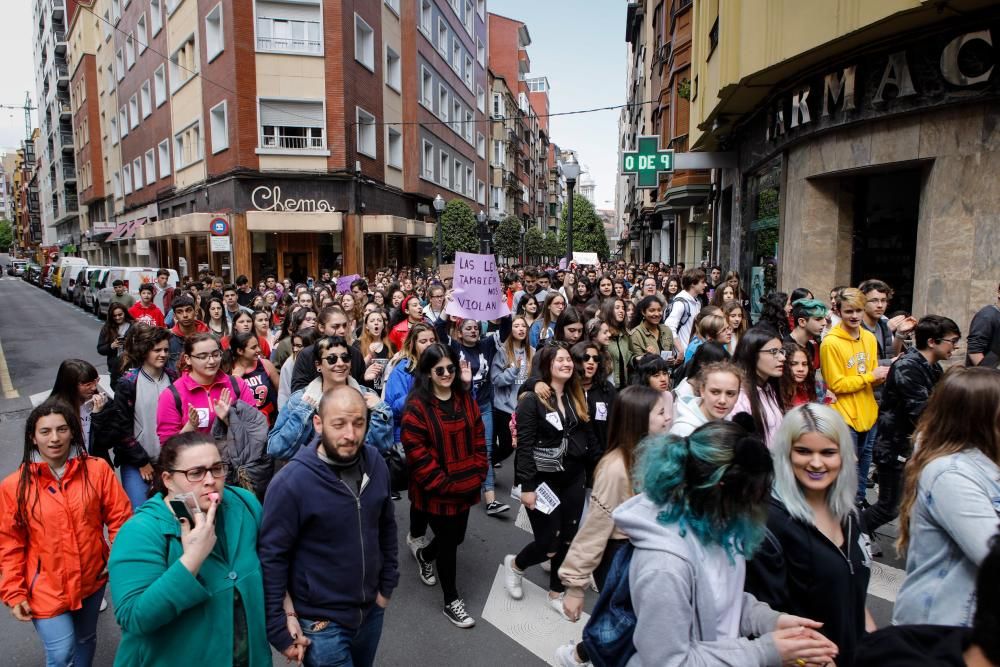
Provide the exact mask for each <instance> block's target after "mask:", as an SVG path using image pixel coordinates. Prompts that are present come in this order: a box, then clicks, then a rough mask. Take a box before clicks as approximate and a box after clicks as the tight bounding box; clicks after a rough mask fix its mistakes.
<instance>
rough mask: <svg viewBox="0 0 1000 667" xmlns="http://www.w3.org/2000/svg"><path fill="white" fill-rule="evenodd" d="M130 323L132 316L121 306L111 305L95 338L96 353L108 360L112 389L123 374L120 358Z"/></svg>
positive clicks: (123, 350)
mask: <svg viewBox="0 0 1000 667" xmlns="http://www.w3.org/2000/svg"><path fill="white" fill-rule="evenodd" d="M132 321H133V320H132V314H131V313H129V312H128V309H127V308H125V306H124V305H123V304H120V303H112V304H111V305H110V306H108V319H107V321H105V323H104V326H103V327H102V328H101V333H100V335H98V337H97V353H98V354H103V355H104V358H105V359H107V360H108V373H110V374H111V386H112V387H113V386H115V385H116V384H118V378H120V377H121V376H122V373H124V372H125V369H123V368H122V356H123V354H124V352H125V335H126V334H127V333H128V330H129V329H130V328H132Z"/></svg>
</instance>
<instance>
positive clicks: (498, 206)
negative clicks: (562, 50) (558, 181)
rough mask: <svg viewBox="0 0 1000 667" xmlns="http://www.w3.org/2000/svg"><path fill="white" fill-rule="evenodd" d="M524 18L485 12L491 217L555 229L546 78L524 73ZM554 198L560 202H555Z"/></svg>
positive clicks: (526, 59) (526, 44)
mask: <svg viewBox="0 0 1000 667" xmlns="http://www.w3.org/2000/svg"><path fill="white" fill-rule="evenodd" d="M530 45H531V35H530V33H529V32H528V27H527V25H526V24H525V23H523V22H521V21H518V20H516V19H511V18H508V17H506V16H501V15H499V14H492V13H491V14H490V15H489V65H490V93H491V107H490V114H491V139H490V172H491V173H490V209H489V210H490V217H491V219H493V220H499V219H501V218H504V217H506V216H515V217H517V218H519V219H521V221H522V224H523V225H525V227H524V229H528V228H529V227H537V228H538V229H539V230H540V231H542V232H546V231H549V230H551V231H555V227H553V226H552V222H553V216H550V214H549V213H550V208H551V206H550V197H549V181H550V173H549V172H550V166H549V154H550V147H551V146H552V144H551V139H550V137H549V124H548V113H549V92H550V89H549V82H548V79H547V78H546V77H544V76H542V77H528V76H527V75H528V73H529V72H530V71H531V59H530V57H529V56H528V47H529V46H530ZM557 203H558V202H557Z"/></svg>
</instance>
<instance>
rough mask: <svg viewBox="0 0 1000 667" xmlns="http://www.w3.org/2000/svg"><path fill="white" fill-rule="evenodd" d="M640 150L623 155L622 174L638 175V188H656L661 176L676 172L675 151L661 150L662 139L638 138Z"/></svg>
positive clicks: (654, 137) (655, 137)
mask: <svg viewBox="0 0 1000 667" xmlns="http://www.w3.org/2000/svg"><path fill="white" fill-rule="evenodd" d="M637 143H638V146H639V148H638V150H635V151H627V152H625V153H623V154H622V174H637V175H638V179H637V180H638V183H637V185H636V187H638V188H655V187H656V186H657V185H658V184H659V180H660V179H659V176H660V174H669V173H671V172H673V170H674V151H673V150H670V149H665V150H662V151H661V150H659V148H660V138H659V137H657V136H655V135H654V136H642V137H639V138H638V141H637Z"/></svg>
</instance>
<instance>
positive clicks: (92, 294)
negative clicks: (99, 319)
mask: <svg viewBox="0 0 1000 667" xmlns="http://www.w3.org/2000/svg"><path fill="white" fill-rule="evenodd" d="M112 268H113V267H110V266H102V267H100V268H98V269H97V270H96V271H94V272H92V273H91V274H90V283H89V284H88V285H87V287H86V288H85V289H84V291H83V308H84V310H89V311H91V312H93V313H94V314H95V315H96V314H97V308H95V304H96V303H97V293H98V292H99V291H100V290H101V288H102V287H104V279H105V278H107V277H108V272H109V271H111V269H112Z"/></svg>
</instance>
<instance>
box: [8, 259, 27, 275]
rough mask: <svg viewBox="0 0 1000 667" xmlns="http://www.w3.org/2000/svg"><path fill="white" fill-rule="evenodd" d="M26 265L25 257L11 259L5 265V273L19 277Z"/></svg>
mask: <svg viewBox="0 0 1000 667" xmlns="http://www.w3.org/2000/svg"><path fill="white" fill-rule="evenodd" d="M27 266H28V260H26V259H12V260H10V264H8V265H7V275H9V276H16V277H20V276H23V275H24V269H25V267H27Z"/></svg>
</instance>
